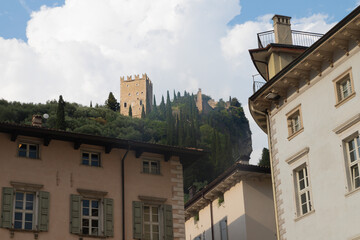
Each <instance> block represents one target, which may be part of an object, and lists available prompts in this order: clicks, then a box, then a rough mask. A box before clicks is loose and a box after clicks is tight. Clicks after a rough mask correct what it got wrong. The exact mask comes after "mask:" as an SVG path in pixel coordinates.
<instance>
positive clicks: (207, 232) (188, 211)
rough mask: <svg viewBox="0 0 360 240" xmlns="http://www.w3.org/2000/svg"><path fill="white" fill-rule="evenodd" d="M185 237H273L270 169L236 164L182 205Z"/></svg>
mask: <svg viewBox="0 0 360 240" xmlns="http://www.w3.org/2000/svg"><path fill="white" fill-rule="evenodd" d="M185 218H186V222H185V235H186V237H185V239H186V240H206V239H208V240H212V239H213V240H236V239H243V240H256V239H264V240H275V239H276V227H275V214H274V205H273V195H272V188H271V177H270V168H268V167H259V166H253V165H245V164H241V163H236V164H235V165H233V166H232V167H231V168H229V169H228V170H226V171H225V172H224V173H223V174H221V175H220V176H219V177H218V178H216V179H215V180H214V181H212V182H211V183H209V184H208V185H207V186H206V187H205V188H204V189H202V190H201V191H199V192H198V193H196V194H195V195H194V196H193V197H192V198H191V199H190V200H189V201H188V202H187V203H186V204H185Z"/></svg>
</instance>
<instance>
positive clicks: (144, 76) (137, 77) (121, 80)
mask: <svg viewBox="0 0 360 240" xmlns="http://www.w3.org/2000/svg"><path fill="white" fill-rule="evenodd" d="M136 80H148V81H150V79H149V77H148V75H147V74H146V73H144V74H142V76H141V78H140V74H135V75H134V78H133V76H132V75H130V76H126V80H125V76H123V77H120V82H130V81H136Z"/></svg>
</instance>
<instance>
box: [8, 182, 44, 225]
mask: <svg viewBox="0 0 360 240" xmlns="http://www.w3.org/2000/svg"><path fill="white" fill-rule="evenodd" d="M2 199H3V202H2V208H1V209H2V210H1V211H2V212H1V216H2V218H1V227H2V228H9V229H16V230H29V231H31V230H36V231H48V224H49V193H48V192H43V191H23V190H21V191H18V190H16V189H15V188H10V187H5V188H3V189H2Z"/></svg>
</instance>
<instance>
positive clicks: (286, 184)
mask: <svg viewBox="0 0 360 240" xmlns="http://www.w3.org/2000/svg"><path fill="white" fill-rule="evenodd" d="M274 18H275V19H276V20H275V23H274V25H275V32H268V33H271V34H275V36H276V35H277V34H283V35H286V36H290V35H292V40H291V41H290V40H289V41H287V42H281V41H282V40H279V39H281V36H278V37H275V43H272V42H270V43H268V44H259V49H254V50H250V54H251V56H252V59H253V61H254V64H255V66H257V68H258V70H259V73H260V74H261V75H262V76H263V77H264V79H265V80H266V83H265V85H264V86H262V87H261V88H256V89H255V92H254V94H253V95H252V96H251V97H250V98H249V106H250V111H251V114H252V116H253V118H254V119H255V121H256V122H257V124H258V125H259V127H260V128H261V129H263V130H264V131H265V132H266V133H267V134H268V139H269V147H270V156H271V167H272V173H273V174H272V178H273V189H274V191H275V201H274V202H275V210H276V220H277V233H278V239H288V240H296V239H327V240H339V239H344V240H355V239H360V228H359V227H358V218H359V215H360V209H359V208H358V205H359V202H360V191H359V189H360V177H359V176H360V174H359V164H360V160H359V159H360V140H359V132H360V113H359V111H358V110H357V109H359V105H360V96H359V94H358V93H359V92H360V68H359V66H360V48H359V43H360V7H357V8H356V9H355V10H353V11H352V12H351V13H350V14H349V15H348V16H346V17H345V18H344V19H343V20H341V21H340V22H339V23H338V24H337V25H335V26H334V27H333V28H332V29H330V30H329V31H328V32H327V33H326V34H325V35H323V36H322V37H320V38H319V39H318V40H317V41H315V42H313V44H310V45H308V46H309V47H308V48H304V50H303V52H302V53H300V55H299V56H297V57H295V58H294V59H293V60H291V61H289V58H288V55H284V56H283V55H282V54H278V55H276V54H277V53H275V51H273V50H272V49H273V48H276V47H279V46H280V47H281V50H284V49H300V47H298V46H294V45H299V44H300V45H301V44H302V43H301V42H300V43H299V42H296V41H295V40H296V39H297V40H299V39H298V38H299V35H296V34H300V33H299V32H294V31H292V32H291V29H290V24H287V20H286V19H289V18H288V17H282V16H275V17H274ZM279 19H280V20H279ZM276 21H281V22H283V23H284V25H285V24H287V25H286V28H283V29H282V31H280V32H279V31H278V32H277V31H276V24H277V22H276ZM291 33H292V34H291ZM294 33H296V34H294ZM302 35H303V36H302V37H303V41H305V40H307V39H309V38H310V37H312V36H314V35H311V34H309V33H302ZM258 36H262V35H261V34H260V35H258ZM263 39H264V38H261V37H260V38H259V40H260V41H262V40H263ZM302 45H305V46H306V45H307V44H305V43H303V44H302ZM282 62H284V64H282ZM277 66H278V67H277ZM266 73H269V74H268V75H266Z"/></svg>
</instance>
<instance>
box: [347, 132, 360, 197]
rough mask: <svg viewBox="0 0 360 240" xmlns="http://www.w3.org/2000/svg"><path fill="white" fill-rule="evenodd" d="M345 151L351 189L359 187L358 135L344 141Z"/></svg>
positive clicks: (359, 147)
mask: <svg viewBox="0 0 360 240" xmlns="http://www.w3.org/2000/svg"><path fill="white" fill-rule="evenodd" d="M346 152H347V159H348V166H349V173H350V179H351V189H352V190H354V189H356V188H359V187H360V176H359V164H360V159H359V157H360V155H359V154H360V140H359V136H356V137H355V138H353V139H351V140H350V141H348V142H347V143H346Z"/></svg>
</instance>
